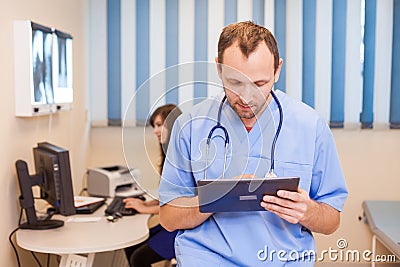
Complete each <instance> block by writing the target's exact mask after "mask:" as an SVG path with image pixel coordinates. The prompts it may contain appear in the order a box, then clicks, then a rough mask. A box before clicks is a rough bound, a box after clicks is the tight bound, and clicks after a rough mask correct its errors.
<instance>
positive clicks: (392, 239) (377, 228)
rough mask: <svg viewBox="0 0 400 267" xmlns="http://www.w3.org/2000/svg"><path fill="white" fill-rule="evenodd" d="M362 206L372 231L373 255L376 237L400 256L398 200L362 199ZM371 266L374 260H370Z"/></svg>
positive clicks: (399, 210) (399, 204)
mask: <svg viewBox="0 0 400 267" xmlns="http://www.w3.org/2000/svg"><path fill="white" fill-rule="evenodd" d="M362 207H363V210H364V214H365V217H366V219H367V223H368V225H369V227H370V229H371V232H372V233H373V236H372V253H373V255H376V253H375V252H376V239H378V240H379V241H380V242H381V243H382V244H383V245H384V246H385V247H386V248H388V249H389V250H390V251H391V252H392V253H393V254H395V255H396V256H397V257H398V258H400V227H399V225H400V201H364V202H363V204H362ZM371 266H375V262H372V265H371Z"/></svg>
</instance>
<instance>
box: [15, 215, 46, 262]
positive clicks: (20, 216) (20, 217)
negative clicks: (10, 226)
mask: <svg viewBox="0 0 400 267" xmlns="http://www.w3.org/2000/svg"><path fill="white" fill-rule="evenodd" d="M22 211H23V209H22V208H21V209H20V213H19V219H18V227H17V228H15V229H14V230H13V231H12V232H11V233H10V235H9V236H8V241H9V242H10V244H11V246H12V248H13V250H14V253H15V257H16V258H17V263H18V267H21V262H20V259H19V254H18V250H17V248H16V246H15V244H14V243H13V241H12V236H13V235H14V234H15V233H16V232H17V231H18V230H19V229H20V228H19V226H20V225H21V219H22ZM53 214H54V213H53V212H49V213H48V216H47V218H46V219H48V218H50V217H51V216H53ZM31 254H32V256H33V258H34V259H35V261H36V263H37V264H38V266H39V267H42V264H41V263H40V261H39V259H38V258H37V257H36V255H35V253H34V252H33V251H31ZM49 256H50V254H47V266H49V263H50V258H49Z"/></svg>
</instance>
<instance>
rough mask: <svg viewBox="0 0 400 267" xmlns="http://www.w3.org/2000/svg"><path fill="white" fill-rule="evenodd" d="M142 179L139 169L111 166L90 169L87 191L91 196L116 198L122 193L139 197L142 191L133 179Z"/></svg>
mask: <svg viewBox="0 0 400 267" xmlns="http://www.w3.org/2000/svg"><path fill="white" fill-rule="evenodd" d="M133 177H135V179H136V178H139V177H140V171H139V170H138V169H128V168H127V167H124V166H119V165H115V166H109V167H98V168H88V176H87V189H88V193H89V194H90V195H91V196H102V197H114V196H116V195H118V193H119V192H120V193H121V195H123V194H124V193H125V194H127V195H131V196H134V195H137V194H139V193H142V191H141V190H140V189H139V188H138V187H137V184H136V181H135V179H134V178H133Z"/></svg>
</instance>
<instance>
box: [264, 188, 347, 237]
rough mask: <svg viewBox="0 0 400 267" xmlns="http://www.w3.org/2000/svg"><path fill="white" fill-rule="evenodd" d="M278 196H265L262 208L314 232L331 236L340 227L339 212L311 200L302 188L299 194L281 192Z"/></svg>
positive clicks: (298, 191)
mask: <svg viewBox="0 0 400 267" xmlns="http://www.w3.org/2000/svg"><path fill="white" fill-rule="evenodd" d="M277 195H278V196H277V197H276V196H270V195H265V196H264V197H263V201H262V202H261V206H262V207H263V208H264V209H266V210H267V211H270V212H272V213H275V214H276V215H278V216H279V217H281V218H282V219H284V220H286V221H288V222H290V223H293V224H296V223H300V224H301V225H303V226H304V227H306V228H308V229H309V230H311V231H314V232H318V233H324V234H331V233H333V232H334V231H335V230H336V229H337V227H338V226H339V221H340V213H339V211H337V210H336V209H334V208H332V207H331V206H329V205H327V204H324V203H318V202H316V201H314V200H312V199H310V197H309V195H308V193H307V192H306V191H304V190H302V189H300V188H299V189H298V190H297V192H290V191H285V190H279V191H278V193H277Z"/></svg>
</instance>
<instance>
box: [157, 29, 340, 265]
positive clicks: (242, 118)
mask: <svg viewBox="0 0 400 267" xmlns="http://www.w3.org/2000/svg"><path fill="white" fill-rule="evenodd" d="M216 63H217V71H218V74H219V77H220V78H221V81H222V84H223V88H224V94H223V95H219V96H217V97H214V98H212V99H207V100H204V101H202V102H201V103H199V104H198V105H196V106H194V107H193V109H192V110H191V112H190V113H187V114H183V115H182V116H181V117H180V118H179V119H178V120H177V121H176V123H175V125H174V128H173V130H172V135H171V139H170V140H171V141H170V146H169V149H168V151H167V159H166V161H165V165H164V169H163V173H162V178H161V181H160V187H159V198H160V205H161V208H160V221H161V224H162V225H163V227H165V229H167V230H169V231H173V230H176V229H179V230H180V231H179V233H178V234H177V237H176V239H175V252H176V257H177V261H178V266H184V267H194V266H224V267H226V266H313V265H314V261H315V260H316V258H317V257H318V255H316V248H315V242H314V238H313V236H312V232H316V233H323V234H331V233H333V232H334V231H335V230H336V229H337V228H338V226H339V222H340V212H341V211H342V208H343V205H344V202H345V200H346V198H347V194H348V192H347V188H346V184H345V180H344V176H343V173H342V170H341V167H340V163H339V159H338V155H337V151H336V148H335V144H334V140H333V137H332V134H331V131H330V129H329V127H328V126H327V124H326V122H324V120H323V119H322V118H320V117H319V116H318V114H317V113H316V112H315V111H314V110H313V109H311V108H310V107H308V106H307V105H305V104H303V103H301V102H299V101H297V100H294V99H292V98H290V97H289V96H288V95H286V94H284V93H283V92H281V91H277V90H274V91H273V92H274V93H275V95H276V97H277V99H278V100H275V99H274V98H273V97H272V95H271V91H272V90H273V86H274V84H275V83H276V82H277V81H278V78H279V73H280V70H281V67H282V60H281V59H280V58H279V53H278V47H277V43H276V40H275V38H274V36H273V35H272V34H271V33H270V32H269V31H268V30H267V29H266V28H264V27H262V26H259V25H256V24H254V23H252V22H239V23H235V24H231V25H228V26H226V27H225V28H224V29H223V31H222V33H221V35H220V39H219V42H218V57H217V58H216ZM224 96H226V100H227V101H225V102H222V99H223V97H224ZM278 101H279V104H278ZM221 102H222V104H221ZM279 106H281V108H282V111H283V120H282V128H281V131H280V134H279V137H278V139H277V142H276V151H275V169H274V172H275V174H276V175H277V176H297V177H300V184H299V188H298V191H297V192H289V191H283V190H281V191H278V196H277V197H275V196H264V198H263V200H262V201H261V203H260V205H261V206H262V207H263V208H264V209H265V211H249V212H221V213H201V212H200V211H199V204H198V197H197V192H196V185H197V181H198V180H200V179H204V178H205V177H209V178H221V179H223V178H224V177H225V178H232V177H240V176H241V177H242V179H244V178H243V177H265V176H266V174H267V173H268V171H269V170H270V168H271V157H270V148H271V140H272V138H273V136H274V133H275V132H276V125H277V124H278V122H279V120H280V115H281V114H280V112H279ZM219 112H220V114H221V115H220V116H218V115H217V114H218V113H219ZM218 117H220V118H218ZM217 123H220V124H221V125H223V126H224V127H225V128H226V130H227V133H228V134H229V139H230V142H229V144H228V150H227V151H226V150H225V148H224V145H225V138H226V136H225V135H224V132H223V131H221V130H217V131H216V133H214V134H213V135H214V136H213V138H212V143H211V145H210V146H209V153H205V151H206V146H207V145H206V142H205V140H206V138H207V136H208V134H209V132H210V130H211V129H212V128H213V127H214V126H215V125H216V124H217ZM271 125H275V127H271ZM271 128H272V129H274V131H272V130H271ZM207 157H208V158H207ZM225 162H226V163H225ZM222 173H223V176H222ZM271 179H273V178H271Z"/></svg>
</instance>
